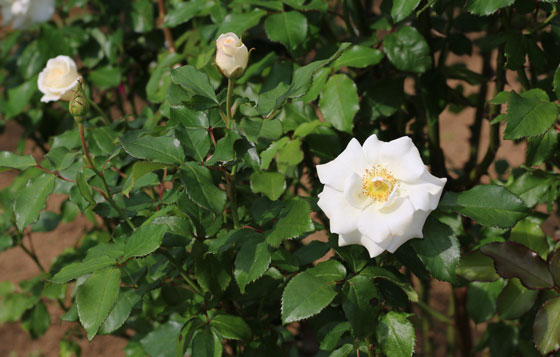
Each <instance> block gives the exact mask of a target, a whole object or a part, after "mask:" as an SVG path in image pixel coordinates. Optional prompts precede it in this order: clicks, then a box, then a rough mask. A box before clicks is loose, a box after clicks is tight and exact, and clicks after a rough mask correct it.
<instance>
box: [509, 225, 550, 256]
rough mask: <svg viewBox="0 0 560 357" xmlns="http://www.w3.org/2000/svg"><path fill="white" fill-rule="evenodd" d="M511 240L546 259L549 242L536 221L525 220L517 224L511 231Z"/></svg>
mask: <svg viewBox="0 0 560 357" xmlns="http://www.w3.org/2000/svg"><path fill="white" fill-rule="evenodd" d="M509 240H510V241H512V242H517V243H520V244H523V245H524V246H526V247H527V248H529V249H531V250H533V251H535V252H537V253H539V255H540V256H541V257H542V258H546V255H547V253H548V242H547V240H546V235H545V234H544V232H543V230H542V228H541V226H540V223H539V222H538V221H537V220H535V219H532V218H525V219H524V220H522V221H519V222H517V224H516V225H515V227H513V229H512V230H511V234H510V236H509Z"/></svg>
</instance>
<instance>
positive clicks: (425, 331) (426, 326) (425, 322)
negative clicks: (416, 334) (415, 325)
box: [418, 280, 435, 356]
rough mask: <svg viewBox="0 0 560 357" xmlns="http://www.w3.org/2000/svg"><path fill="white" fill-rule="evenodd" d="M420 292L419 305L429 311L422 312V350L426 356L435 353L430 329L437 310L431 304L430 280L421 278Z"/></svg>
mask: <svg viewBox="0 0 560 357" xmlns="http://www.w3.org/2000/svg"><path fill="white" fill-rule="evenodd" d="M418 293H419V295H420V299H419V300H418V306H419V307H421V308H422V309H423V310H424V311H425V312H428V313H429V315H425V314H422V315H423V316H422V317H423V318H422V322H421V323H422V350H423V351H424V354H425V355H426V356H431V355H433V353H432V351H433V349H432V341H431V340H430V331H431V326H432V319H431V315H432V314H433V313H434V311H435V310H434V309H432V308H431V307H430V305H429V300H430V282H429V281H425V280H421V281H420V284H419V286H418Z"/></svg>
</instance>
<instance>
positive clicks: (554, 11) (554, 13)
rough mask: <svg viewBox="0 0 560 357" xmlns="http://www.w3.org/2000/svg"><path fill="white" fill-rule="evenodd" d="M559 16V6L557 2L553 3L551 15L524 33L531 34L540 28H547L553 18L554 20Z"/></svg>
mask: <svg viewBox="0 0 560 357" xmlns="http://www.w3.org/2000/svg"><path fill="white" fill-rule="evenodd" d="M556 16H558V6H557V5H556V4H553V5H552V12H551V13H550V15H549V16H548V17H547V18H546V19H545V20H544V21H543V22H541V23H540V24H537V25H535V26H534V27H532V28H531V29H529V30H527V31H526V32H525V33H524V34H525V35H530V34H532V33H533V32H536V31H539V30H540V29H543V28H545V27H546V26H548V24H550V22H551V21H552V20H554V18H555V17H556Z"/></svg>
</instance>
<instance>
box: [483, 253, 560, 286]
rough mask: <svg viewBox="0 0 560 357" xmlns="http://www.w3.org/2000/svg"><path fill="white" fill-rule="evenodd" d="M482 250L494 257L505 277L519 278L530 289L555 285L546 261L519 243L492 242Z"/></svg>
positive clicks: (497, 268) (500, 272)
mask: <svg viewBox="0 0 560 357" xmlns="http://www.w3.org/2000/svg"><path fill="white" fill-rule="evenodd" d="M480 251H481V252H482V253H483V254H485V255H487V256H489V257H491V258H492V259H494V266H495V267H496V271H497V272H498V274H500V276H502V277H504V278H518V279H519V280H521V283H523V285H524V286H525V287H527V288H528V289H542V288H552V287H553V286H554V282H553V281H552V276H551V275H550V272H549V270H548V265H547V264H546V262H545V261H544V260H542V258H541V257H539V255H538V254H537V253H535V252H533V251H532V250H530V249H529V248H527V247H525V246H523V245H521V244H519V243H514V242H495V243H490V244H486V245H485V246H482V247H481V248H480Z"/></svg>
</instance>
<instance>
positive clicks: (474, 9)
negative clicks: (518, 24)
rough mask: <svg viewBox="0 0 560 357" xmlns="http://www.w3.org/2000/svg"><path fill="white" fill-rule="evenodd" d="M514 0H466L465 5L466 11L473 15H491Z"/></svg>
mask: <svg viewBox="0 0 560 357" xmlns="http://www.w3.org/2000/svg"><path fill="white" fill-rule="evenodd" d="M514 2H515V0H492V1H488V0H468V1H467V4H466V5H465V7H466V9H467V11H469V12H471V13H473V14H475V15H483V16H487V15H492V14H493V13H494V12H496V11H498V10H499V9H501V8H504V7H507V6H510V5H512V4H513V3H514Z"/></svg>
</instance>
